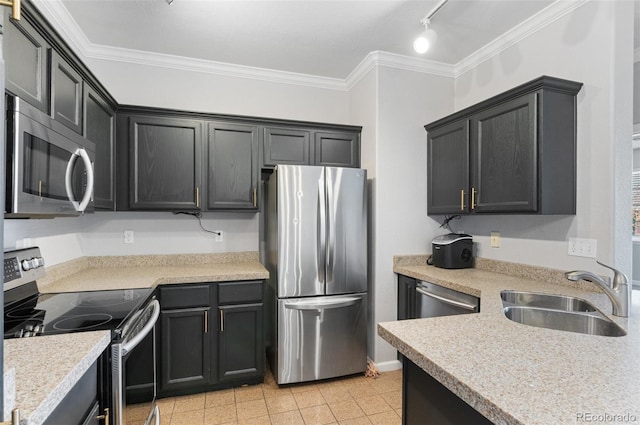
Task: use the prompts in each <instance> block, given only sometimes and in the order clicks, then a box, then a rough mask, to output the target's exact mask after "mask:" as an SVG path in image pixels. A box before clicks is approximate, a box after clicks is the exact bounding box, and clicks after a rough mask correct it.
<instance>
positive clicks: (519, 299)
mask: <svg viewBox="0 0 640 425" xmlns="http://www.w3.org/2000/svg"><path fill="white" fill-rule="evenodd" d="M500 297H501V298H502V303H503V304H504V305H506V304H513V305H520V306H527V307H540V308H550V309H553V310H562V311H584V312H588V311H598V310H597V309H596V308H595V307H594V306H593V304H591V303H589V302H588V301H585V300H583V299H581V298H575V297H570V296H565V295H555V294H541V293H538V292H526V291H502V292H501V293H500Z"/></svg>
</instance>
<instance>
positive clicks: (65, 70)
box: [51, 51, 83, 134]
mask: <svg viewBox="0 0 640 425" xmlns="http://www.w3.org/2000/svg"><path fill="white" fill-rule="evenodd" d="M82 84H83V83H82V77H81V76H80V74H79V73H78V72H77V71H76V70H75V69H73V68H72V67H71V65H69V64H68V63H67V62H66V61H65V60H64V59H63V58H61V57H60V55H58V54H57V53H56V52H54V51H52V52H51V115H52V116H53V118H54V119H55V120H56V121H58V122H60V123H62V124H64V125H66V126H67V127H69V128H70V129H72V130H73V131H75V132H76V133H78V134H82V118H83V116H82V103H83V102H82Z"/></svg>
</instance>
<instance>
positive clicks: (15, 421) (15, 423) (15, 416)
mask: <svg viewBox="0 0 640 425" xmlns="http://www.w3.org/2000/svg"><path fill="white" fill-rule="evenodd" d="M0 425H20V409H18V408H15V409H13V410H12V411H11V420H10V421H7V422H0Z"/></svg>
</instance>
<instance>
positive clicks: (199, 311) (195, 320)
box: [160, 307, 211, 392]
mask: <svg viewBox="0 0 640 425" xmlns="http://www.w3.org/2000/svg"><path fill="white" fill-rule="evenodd" d="M209 311H210V309H209V308H208V307H207V308H189V309H181V310H170V311H163V312H162V313H161V315H162V318H161V326H162V333H161V336H160V341H161V342H160V353H161V357H162V362H161V364H162V367H161V377H162V378H161V381H160V391H161V392H171V391H174V390H180V389H189V388H198V387H203V386H205V385H207V384H209V383H211V374H210V364H211V348H210V346H211V343H210V341H211V337H210V336H209V333H208V323H207V322H208V315H209Z"/></svg>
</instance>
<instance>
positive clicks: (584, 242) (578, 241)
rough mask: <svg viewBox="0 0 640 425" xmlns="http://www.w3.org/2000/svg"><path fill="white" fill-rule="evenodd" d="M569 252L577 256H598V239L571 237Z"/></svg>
mask: <svg viewBox="0 0 640 425" xmlns="http://www.w3.org/2000/svg"><path fill="white" fill-rule="evenodd" d="M568 254H569V255H573V256H576V257H588V258H597V256H598V240H597V239H583V238H569V249H568Z"/></svg>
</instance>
